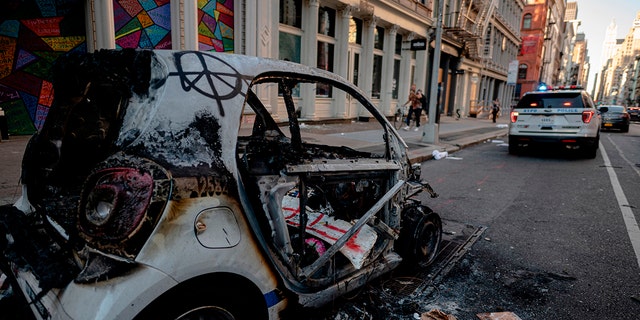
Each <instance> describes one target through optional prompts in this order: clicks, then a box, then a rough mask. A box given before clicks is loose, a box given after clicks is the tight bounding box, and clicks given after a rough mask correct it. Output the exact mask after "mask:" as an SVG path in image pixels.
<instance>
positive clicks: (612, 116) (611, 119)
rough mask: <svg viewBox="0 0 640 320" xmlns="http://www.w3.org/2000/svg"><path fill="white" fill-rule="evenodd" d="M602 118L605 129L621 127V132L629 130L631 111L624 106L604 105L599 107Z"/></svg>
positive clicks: (602, 125)
mask: <svg viewBox="0 0 640 320" xmlns="http://www.w3.org/2000/svg"><path fill="white" fill-rule="evenodd" d="M598 111H599V112H600V116H601V118H602V124H601V128H602V129H603V130H609V129H619V130H620V131H621V132H629V119H630V116H629V113H628V112H627V108H625V107H624V106H616V105H602V106H599V107H598Z"/></svg>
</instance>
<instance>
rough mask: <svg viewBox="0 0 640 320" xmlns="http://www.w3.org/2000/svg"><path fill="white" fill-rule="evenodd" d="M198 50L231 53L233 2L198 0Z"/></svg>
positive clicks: (228, 0)
mask: <svg viewBox="0 0 640 320" xmlns="http://www.w3.org/2000/svg"><path fill="white" fill-rule="evenodd" d="M198 49H199V50H202V51H218V52H233V0H198Z"/></svg>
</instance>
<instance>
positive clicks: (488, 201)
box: [422, 124, 640, 319]
mask: <svg viewBox="0 0 640 320" xmlns="http://www.w3.org/2000/svg"><path fill="white" fill-rule="evenodd" d="M601 144H602V149H601V150H600V152H599V153H598V156H597V157H596V158H595V159H582V158H577V157H574V156H572V154H570V153H564V152H559V151H558V150H553V151H546V152H535V153H530V154H525V155H519V156H513V155H509V154H508V151H507V147H506V146H505V145H504V144H501V143H500V142H499V141H493V142H492V143H485V144H481V145H477V146H474V147H471V148H467V149H464V150H461V151H459V152H457V153H456V154H455V159H444V160H439V161H429V162H425V163H423V178H426V179H427V180H429V181H430V182H431V183H432V185H433V187H434V189H435V190H436V191H437V192H438V193H439V194H440V197H439V198H437V199H429V200H426V201H427V203H429V204H430V206H431V207H432V208H433V209H434V211H436V212H438V213H440V215H441V216H442V217H443V218H444V219H449V220H452V221H458V222H461V223H467V224H470V225H476V226H477V225H481V226H486V227H487V230H486V231H485V232H484V234H483V236H482V239H481V240H479V241H478V242H477V243H476V244H475V245H474V246H473V249H472V251H471V252H469V253H467V254H466V255H465V257H464V259H462V261H461V262H460V263H458V264H457V265H456V266H455V267H454V269H453V270H452V271H451V272H450V273H449V275H448V277H447V278H445V279H444V280H443V281H442V283H441V284H440V286H439V287H438V290H437V291H436V292H435V293H434V295H433V297H431V299H430V301H426V302H425V305H424V306H422V310H429V309H430V308H436V309H439V310H442V311H444V312H446V313H449V314H452V315H454V316H456V317H457V318H458V319H477V316H476V315H477V314H478V313H483V312H499V311H508V312H513V313H514V314H516V315H517V316H519V317H520V318H521V319H637V317H638V314H640V277H639V275H640V268H639V258H638V256H637V255H636V251H638V247H639V246H640V244H639V243H637V240H638V239H637V236H638V233H637V232H636V233H634V231H635V230H637V224H636V225H635V229H634V227H633V226H631V227H629V218H631V219H633V220H635V221H640V210H639V209H638V208H640V188H639V187H640V183H639V182H638V181H640V179H639V178H640V170H639V169H640V167H639V164H640V150H639V149H638V146H639V145H640V125H639V124H634V125H633V126H632V128H631V130H630V132H629V133H619V132H603V133H602V134H601ZM605 154H606V156H605ZM607 159H608V161H607ZM612 173H613V174H614V176H615V177H616V178H615V179H612V178H611V174H612ZM616 181H617V184H618V185H619V186H620V187H616V183H615V182H616ZM621 194H622V195H623V197H622V200H621V196H620V195H621ZM625 200H626V201H625ZM629 215H630V216H629ZM630 234H631V235H630ZM634 238H635V240H634ZM634 241H635V243H634ZM634 244H635V248H634ZM634 250H635V251H634Z"/></svg>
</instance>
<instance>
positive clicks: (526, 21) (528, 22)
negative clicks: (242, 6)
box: [522, 13, 531, 29]
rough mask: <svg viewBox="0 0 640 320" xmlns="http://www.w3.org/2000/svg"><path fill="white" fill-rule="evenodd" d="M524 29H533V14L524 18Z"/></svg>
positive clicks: (528, 14)
mask: <svg viewBox="0 0 640 320" xmlns="http://www.w3.org/2000/svg"><path fill="white" fill-rule="evenodd" d="M522 29H531V13H527V14H525V15H524V17H523V18H522Z"/></svg>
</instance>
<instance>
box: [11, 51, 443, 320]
mask: <svg viewBox="0 0 640 320" xmlns="http://www.w3.org/2000/svg"><path fill="white" fill-rule="evenodd" d="M53 82H54V89H55V97H54V104H53V106H52V107H51V110H50V112H49V114H48V116H47V119H46V122H45V123H44V126H43V128H42V130H40V131H39V132H38V133H37V134H36V135H35V136H34V137H33V138H32V139H31V141H30V142H29V145H28V146H27V149H26V151H25V155H24V160H23V167H22V178H21V181H22V182H23V184H24V187H23V190H25V191H26V192H25V194H24V195H23V201H19V203H20V205H15V206H3V207H0V262H1V264H0V267H2V271H3V272H4V273H5V274H7V276H9V278H10V280H11V283H12V284H13V285H14V286H15V290H14V292H15V293H16V294H18V293H20V294H21V295H22V296H24V299H23V300H24V301H25V306H27V307H26V308H27V309H28V310H29V311H28V312H31V313H33V314H34V315H35V316H36V317H37V318H40V319H278V318H280V317H281V316H283V315H284V313H285V312H286V311H290V310H291V308H292V307H300V308H312V307H318V306H321V305H323V304H326V303H327V302H330V301H331V300H333V299H336V298H337V297H338V296H340V295H343V294H345V293H347V292H350V291H352V290H357V289H358V288H362V287H363V286H365V285H366V284H367V283H368V282H369V281H371V280H372V279H375V278H377V277H379V276H381V275H383V274H385V273H386V272H389V271H391V270H393V269H394V268H396V267H398V266H399V265H400V264H401V262H404V263H407V262H411V263H420V264H423V265H428V264H429V263H431V262H432V261H433V260H434V257H435V256H436V252H437V250H438V247H439V244H440V241H441V237H442V225H441V221H440V218H439V217H438V215H437V214H436V213H434V212H433V211H432V210H431V209H429V208H428V207H427V206H426V205H424V204H422V202H421V200H420V199H419V198H418V197H416V195H417V194H418V193H420V192H422V191H427V192H429V193H430V194H431V195H432V196H436V194H435V193H434V192H433V190H432V189H431V188H430V187H429V186H428V184H427V183H426V182H424V181H421V180H420V165H419V164H412V163H410V161H409V157H408V149H407V145H406V143H405V142H404V141H403V140H402V138H401V137H400V136H399V135H398V132H397V131H396V130H395V129H394V128H393V126H392V125H391V124H390V123H389V121H388V120H387V119H386V118H385V117H384V115H382V114H381V113H380V112H379V111H378V110H377V107H376V106H375V105H374V104H373V103H372V102H370V101H369V100H368V99H367V98H366V96H367V95H366V94H365V93H364V92H363V91H362V90H360V89H359V88H358V87H356V86H354V85H353V84H351V83H350V82H348V81H346V80H345V79H343V78H341V77H339V76H337V75H335V74H332V73H330V72H326V71H324V70H319V69H316V68H311V67H306V66H303V65H300V64H295V63H292V62H286V61H277V60H270V59H261V58H256V57H248V56H241V55H234V54H222V53H212V52H201V51H169V50H159V51H148V50H102V51H99V52H95V53H88V54H78V55H68V56H63V57H61V58H59V60H58V61H57V63H56V65H55V68H54V74H53ZM319 89H321V90H323V92H325V93H327V94H330V95H331V96H332V98H333V99H340V101H343V102H345V101H352V102H354V103H357V107H358V108H359V110H360V111H359V115H363V114H364V115H367V116H368V117H369V118H368V120H369V122H370V123H375V124H377V125H378V128H377V129H374V131H373V132H372V134H373V135H375V136H377V137H379V139H380V144H379V146H380V147H381V148H380V149H377V150H380V151H376V152H371V151H364V150H357V149H355V146H349V145H343V143H347V142H339V143H332V142H331V141H329V142H326V141H322V142H319V141H317V140H316V141H313V140H311V139H310V138H306V137H305V135H304V132H303V131H304V130H301V125H300V124H301V123H300V122H299V120H298V117H297V112H296V111H297V110H298V109H299V108H300V107H301V105H303V103H310V102H309V101H308V100H304V99H302V97H301V94H300V92H301V91H305V92H306V93H307V95H306V96H305V97H306V98H305V99H308V97H311V99H313V97H314V96H315V94H316V93H317V92H318V91H316V90H319ZM275 115H278V117H275ZM243 124H247V125H246V127H245V126H244V125H243ZM27 200H28V201H27ZM3 312H5V310H3ZM289 318H292V317H289ZM293 318H296V317H293Z"/></svg>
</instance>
